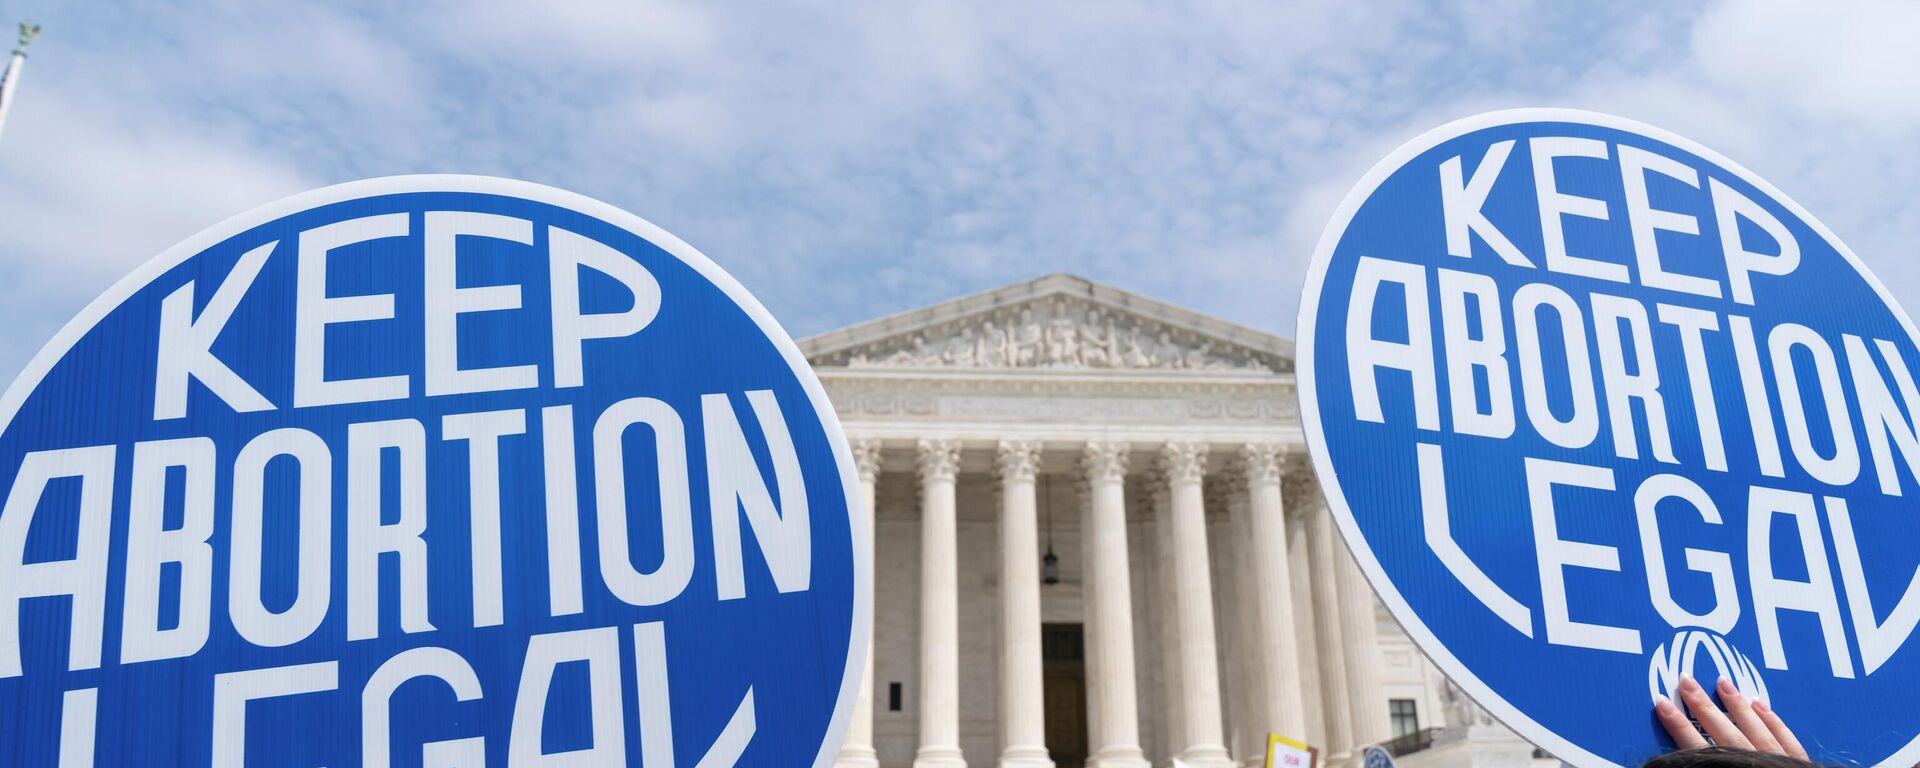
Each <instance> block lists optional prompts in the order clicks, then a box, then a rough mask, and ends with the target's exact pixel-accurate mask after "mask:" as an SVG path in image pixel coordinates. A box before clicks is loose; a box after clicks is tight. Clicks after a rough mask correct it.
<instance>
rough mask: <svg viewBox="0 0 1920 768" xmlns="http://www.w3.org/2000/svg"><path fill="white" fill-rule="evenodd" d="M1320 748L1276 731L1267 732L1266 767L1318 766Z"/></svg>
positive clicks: (1295, 767)
mask: <svg viewBox="0 0 1920 768" xmlns="http://www.w3.org/2000/svg"><path fill="white" fill-rule="evenodd" d="M1319 756H1320V750H1318V749H1314V748H1313V747H1309V746H1307V745H1306V743H1305V742H1299V741H1294V740H1293V739H1289V738H1287V737H1285V736H1282V735H1280V734H1277V733H1269V734H1267V768H1318V766H1317V763H1318V762H1319Z"/></svg>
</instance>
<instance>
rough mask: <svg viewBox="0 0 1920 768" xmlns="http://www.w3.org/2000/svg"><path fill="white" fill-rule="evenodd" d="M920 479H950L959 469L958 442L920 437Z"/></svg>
mask: <svg viewBox="0 0 1920 768" xmlns="http://www.w3.org/2000/svg"><path fill="white" fill-rule="evenodd" d="M919 449H920V479H921V480H922V481H926V480H952V479H953V478H954V475H956V474H958V473H959V471H960V443H959V442H958V441H954V440H938V439H931V438H928V439H922V440H921V441H920V445H919Z"/></svg>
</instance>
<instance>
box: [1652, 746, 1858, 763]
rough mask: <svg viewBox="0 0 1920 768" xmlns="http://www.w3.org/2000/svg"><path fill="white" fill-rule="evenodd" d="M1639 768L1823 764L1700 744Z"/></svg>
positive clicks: (1655, 759)
mask: <svg viewBox="0 0 1920 768" xmlns="http://www.w3.org/2000/svg"><path fill="white" fill-rule="evenodd" d="M1640 768H1825V766H1821V765H1820V764H1819V763H1812V762H1808V761H1806V760H1801V759H1800V758H1797V757H1787V756H1786V755H1776V754H1772V753H1768V752H1755V751H1753V750H1750V749H1734V748H1733V747H1703V748H1701V749H1686V750H1681V751H1678V752H1668V753H1666V754H1664V755H1661V756H1659V757H1656V758H1654V759H1652V760H1648V761H1647V762H1645V763H1642V764H1641V766H1640Z"/></svg>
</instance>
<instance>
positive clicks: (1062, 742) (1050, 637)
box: [1040, 624, 1087, 768]
mask: <svg viewBox="0 0 1920 768" xmlns="http://www.w3.org/2000/svg"><path fill="white" fill-rule="evenodd" d="M1040 633H1041V640H1040V644H1041V648H1042V656H1043V657H1044V658H1045V660H1046V666H1045V669H1046V673H1045V674H1046V689H1045V690H1046V694H1045V695H1046V717H1047V751H1048V752H1050V753H1052V755H1053V763H1054V765H1057V766H1060V768H1079V766H1081V765H1084V764H1085V763H1086V762H1087V662H1086V653H1085V633H1084V631H1083V630H1082V629H1081V626H1080V625H1079V624H1047V625H1045V626H1043V627H1042V628H1041V630H1040Z"/></svg>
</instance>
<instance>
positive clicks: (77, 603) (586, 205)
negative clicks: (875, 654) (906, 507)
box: [0, 176, 872, 767]
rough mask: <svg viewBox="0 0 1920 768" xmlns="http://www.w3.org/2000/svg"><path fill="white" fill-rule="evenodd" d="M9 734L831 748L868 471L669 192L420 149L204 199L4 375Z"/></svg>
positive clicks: (864, 598) (38, 760)
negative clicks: (435, 169)
mask: <svg viewBox="0 0 1920 768" xmlns="http://www.w3.org/2000/svg"><path fill="white" fill-rule="evenodd" d="M0 425H3V426H0V494H4V496H5V506H4V509H0V561H4V562H0V712H6V713H7V716H6V717H4V718H0V763H4V764H7V765H54V764H61V765H71V764H95V763H97V764H100V765H209V764H211V765H241V764H272V765H395V766H420V765H430V766H450V765H471V766H477V765H481V764H482V763H483V762H484V763H485V764H488V765H508V764H529V765H531V764H546V763H545V762H544V761H543V760H541V758H542V757H543V756H544V757H545V758H547V759H549V760H552V759H562V760H566V759H571V760H573V761H574V762H570V763H568V764H584V763H592V764H596V765H605V764H630V765H646V766H655V767H659V766H670V765H675V764H678V765H695V764H702V765H708V764H711V765H733V764H735V763H736V762H737V763H738V764H740V765H813V766H824V765H827V764H830V763H831V762H832V760H833V757H834V755H835V754H836V753H837V751H838V748H839V745H840V742H841V739H842V737H843V736H844V733H845V729H846V725H847V720H848V717H849V714H848V713H849V710H850V709H851V705H852V701H853V698H854V694H855V691H856V688H857V685H858V683H859V680H860V674H861V661H862V659H863V658H864V655H863V654H864V653H865V652H866V647H865V645H866V637H867V633H868V627H869V626H870V621H871V608H872V607H871V604H870V598H869V595H870V594H871V562H870V559H869V556H868V555H867V554H866V553H867V552H868V551H869V550H868V545H867V541H866V537H867V535H868V534H867V524H866V517H865V515H866V514H867V512H866V510H865V509H864V508H863V507H862V505H861V503H860V502H859V500H858V499H859V497H858V496H857V485H856V482H855V479H854V473H853V464H852V459H851V455H850V454H849V452H848V450H847V447H846V444H845V439H844V437H843V435H842V434H841V431H840V425H839V422H838V421H837V419H836V418H835V415H834V412H833V410H832V408H831V406H830V405H829V403H828V402H827V399H826V395H825V393H824V391H823V389H822V388H821V386H820V383H819V381H818V380H817V379H816V378H815V377H814V375H813V373H812V371H811V369H810V368H809V367H808V365H807V363H806V361H805V360H804V359H803V358H802V356H801V355H800V353H799V350H798V349H797V348H796V347H795V346H794V344H793V342H792V340H791V339H789V338H788V336H787V335H786V333H785V332H784V331H782V330H781V329H780V327H779V325H778V324H777V323H775V322H774V320H773V318H772V317H771V316H770V315H769V314H768V313H767V311H766V310H765V309H764V308H763V307H761V305H760V304H759V303H758V302H757V301H756V300H754V298H753V297H752V296H751V295H749V294H748V293H747V291H746V290H745V289H744V288H742V287H741V286H740V285H739V284H738V283H736V282H735V281H734V280H733V279H732V278H731V277H729V276H728V275H727V274H726V273H725V272H724V271H722V270H721V269H720V268H719V267H718V266H716V265H714V264H713V262H711V261H709V260H707V258H706V257H704V256H702V255H700V254H699V253H698V252H697V251H695V250H694V249H692V248H691V247H689V246H687V245H686V244H685V243H682V242H680V241H679V240H677V239H675V238H674V237H673V236H671V235H669V234H667V233H666V232H664V231H662V230H660V229H659V228H658V227H655V226H653V225H651V224H649V223H647V222H645V221H642V220H641V219H639V218H637V217H635V216H633V215H631V214H628V213H625V212H622V211H619V210H617V209H615V208H613V207H611V206H608V205H606V204H603V203H600V202H597V201H593V200H590V199H587V198H584V197H581V196H578V195H574V194H571V193H567V192H562V191H559V190H555V189H551V188H548V187H543V186H539V185H535V184H528V183H524V182H517V181H509V180H504V179H493V178H482V177H468V176H410V177H396V178H386V179H375V180H370V181H363V182H355V183H351V184H344V185H340V186H335V187H329V188H326V189H321V190H317V191H314V192H310V193H307V194H303V195H299V196H296V197H293V198H289V199H287V200H283V201H280V202H278V203H274V204H272V205H268V206H266V207H264V208H261V209H259V210H256V211H253V212H251V213H247V214H244V215H241V216H239V217H236V218H234V219H232V220H230V221H228V222H226V223H223V224H221V225H219V226H216V227H214V228H212V229H209V230H207V231H205V232H203V233H201V234H199V235H197V236H195V237H193V238H192V239H190V240H188V241H187V242H185V243H183V244H181V245H179V246H177V247H175V248H173V249H172V250H170V251H168V252H167V253H166V254H164V255H162V256H160V257H159V258H157V259H155V260H153V261H152V262H149V263H148V264H146V265H145V266H143V267H141V268H140V269H139V270H138V271H136V272H135V273H134V274H132V275H130V276H129V277H127V278H126V279H124V280H122V281H121V282H120V283H119V284H117V285H116V286H114V287H113V288H112V289H111V290H109V291H108V292H107V293H106V294H105V295H103V296H102V297H100V298H99V299H98V300H96V301H94V302H93V304H92V305H90V306H88V307H87V308H86V310H85V311H83V312H82V313H81V315H80V316H79V317H78V318H77V319H75V320H74V321H73V322H72V323H70V324H69V325H68V326H67V327H66V328H65V329H64V330H62V331H61V333H60V334H59V335H58V336H57V337H56V338H55V339H54V340H53V341H52V342H51V343H49V344H48V345H47V346H46V348H45V349H44V350H43V351H42V352H41V353H40V354H39V356H37V357H36V358H34V360H33V361H32V363H30V364H29V366H28V367H27V369H26V371H25V372H24V373H22V374H21V376H20V378H19V379H18V380H17V381H15V382H14V384H13V386H12V388H11V389H9V390H8V391H7V392H6V395H5V397H4V400H0Z"/></svg>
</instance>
